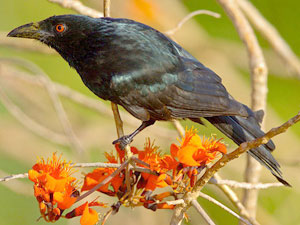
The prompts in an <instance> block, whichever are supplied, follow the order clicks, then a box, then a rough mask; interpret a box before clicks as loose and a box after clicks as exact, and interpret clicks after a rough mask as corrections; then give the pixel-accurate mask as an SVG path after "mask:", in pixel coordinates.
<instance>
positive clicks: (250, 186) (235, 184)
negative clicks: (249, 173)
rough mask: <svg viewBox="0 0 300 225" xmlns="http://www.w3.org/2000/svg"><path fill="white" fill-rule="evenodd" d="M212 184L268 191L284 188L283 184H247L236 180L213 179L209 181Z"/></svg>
mask: <svg viewBox="0 0 300 225" xmlns="http://www.w3.org/2000/svg"><path fill="white" fill-rule="evenodd" d="M209 183H211V184H220V185H224V184H225V185H228V186H230V187H233V188H242V189H267V188H270V187H282V186H284V185H283V184H282V183H279V182H277V183H256V184H253V183H247V182H238V181H235V180H219V179H215V178H213V177H212V178H211V179H210V180H209Z"/></svg>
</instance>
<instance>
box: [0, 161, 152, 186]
mask: <svg viewBox="0 0 300 225" xmlns="http://www.w3.org/2000/svg"><path fill="white" fill-rule="evenodd" d="M71 165H72V166H73V167H76V168H90V167H98V168H119V167H120V166H121V164H119V163H103V162H95V163H72V164H71ZM130 170H133V171H138V172H141V173H149V174H153V175H158V174H157V173H156V172H155V171H152V170H150V169H147V168H144V167H139V166H135V167H131V168H130ZM27 177H28V173H20V174H12V175H9V176H6V177H3V178H0V182H2V181H9V180H14V179H19V178H27Z"/></svg>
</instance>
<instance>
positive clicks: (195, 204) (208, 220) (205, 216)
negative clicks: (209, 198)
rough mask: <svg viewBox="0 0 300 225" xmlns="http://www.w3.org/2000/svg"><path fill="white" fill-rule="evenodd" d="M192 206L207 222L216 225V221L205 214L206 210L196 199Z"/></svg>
mask: <svg viewBox="0 0 300 225" xmlns="http://www.w3.org/2000/svg"><path fill="white" fill-rule="evenodd" d="M191 203H192V206H194V208H195V209H196V210H197V212H198V213H199V214H200V215H201V216H202V218H203V219H204V220H205V221H206V222H207V224H209V225H216V224H215V223H214V221H213V220H212V219H211V218H210V217H209V215H208V214H207V213H206V212H205V210H204V209H203V208H202V207H201V205H200V204H199V202H197V201H196V200H195V199H194V200H192V202H191Z"/></svg>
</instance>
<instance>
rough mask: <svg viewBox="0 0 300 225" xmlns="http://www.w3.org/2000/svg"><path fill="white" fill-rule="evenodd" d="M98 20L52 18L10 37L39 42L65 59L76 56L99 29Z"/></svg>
mask: <svg viewBox="0 0 300 225" xmlns="http://www.w3.org/2000/svg"><path fill="white" fill-rule="evenodd" d="M96 24H97V19H94V18H91V17H88V16H82V15H61V16H52V17H49V18H47V19H45V20H42V21H40V22H33V23H29V24H25V25H23V26H20V27H17V28H15V29H14V30H12V31H11V32H10V33H9V34H8V35H7V36H8V37H19V38H29V39H36V40H39V41H41V42H43V43H45V44H47V45H48V46H50V47H52V48H54V49H56V50H57V51H58V52H59V53H60V54H61V55H62V56H63V57H64V58H67V57H68V55H74V51H76V50H79V47H80V46H82V44H83V42H84V41H85V40H86V39H87V37H88V36H90V35H91V34H92V32H95V29H97V26H96Z"/></svg>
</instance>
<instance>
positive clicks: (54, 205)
mask: <svg viewBox="0 0 300 225" xmlns="http://www.w3.org/2000/svg"><path fill="white" fill-rule="evenodd" d="M73 173H74V170H73V168H72V166H71V165H70V162H69V163H67V162H65V161H62V160H61V158H60V157H59V158H57V156H56V154H55V153H54V154H53V155H52V159H50V160H49V159H48V160H47V161H45V160H44V159H41V160H39V161H38V162H37V163H36V164H35V165H34V166H33V167H32V169H31V170H29V172H28V177H29V179H30V180H31V181H33V182H34V196H35V197H36V199H37V201H38V203H39V208H40V212H41V215H42V217H43V218H44V219H45V220H46V221H47V222H55V221H56V220H58V219H59V218H60V217H61V216H62V213H63V212H64V210H66V209H68V208H70V207H71V206H72V205H73V204H74V203H75V202H76V199H77V197H78V196H79V191H78V190H77V188H76V182H75V181H76V178H74V177H72V176H71V175H72V174H73ZM98 205H99V206H102V205H103V204H101V203H97V202H93V203H92V205H87V203H86V204H84V205H82V206H79V207H78V208H76V209H75V211H74V210H73V211H74V212H75V213H73V214H69V215H68V216H67V217H66V218H72V217H75V216H81V215H82V218H81V220H82V221H84V222H83V223H81V224H82V225H93V224H95V223H96V222H94V221H98V214H97V213H96V211H95V210H93V209H90V208H88V206H98ZM86 208H88V209H86ZM73 211H72V212H73ZM71 215H72V216H71Z"/></svg>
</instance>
